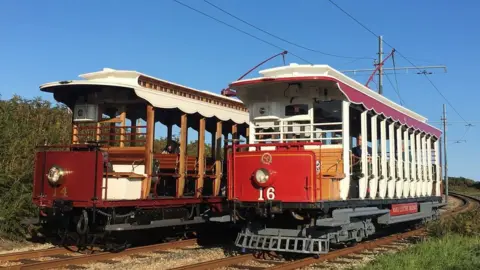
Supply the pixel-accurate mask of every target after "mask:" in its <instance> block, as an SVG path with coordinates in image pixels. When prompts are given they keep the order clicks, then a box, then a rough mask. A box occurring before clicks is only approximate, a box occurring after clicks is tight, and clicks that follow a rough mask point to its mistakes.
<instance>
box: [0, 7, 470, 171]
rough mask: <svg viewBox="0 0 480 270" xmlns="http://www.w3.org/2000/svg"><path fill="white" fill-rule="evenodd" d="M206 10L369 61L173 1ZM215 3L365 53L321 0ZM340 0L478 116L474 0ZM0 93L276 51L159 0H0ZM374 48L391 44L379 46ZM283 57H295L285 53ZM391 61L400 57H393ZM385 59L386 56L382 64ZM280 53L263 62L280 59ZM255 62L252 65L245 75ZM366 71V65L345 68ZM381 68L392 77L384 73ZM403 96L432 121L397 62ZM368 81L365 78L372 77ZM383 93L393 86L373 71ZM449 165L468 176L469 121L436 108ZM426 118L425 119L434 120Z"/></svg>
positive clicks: (196, 80) (224, 65)
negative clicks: (444, 122)
mask: <svg viewBox="0 0 480 270" xmlns="http://www.w3.org/2000/svg"><path fill="white" fill-rule="evenodd" d="M181 1H182V2H184V3H186V4H188V5H190V6H192V7H195V8H197V9H199V10H202V11H203V12H205V13H208V14H210V15H212V16H215V17H216V18H218V19H221V20H224V21H226V22H228V23H231V24H233V25H235V26H236V27H239V28H241V29H243V30H245V31H248V32H249V33H252V34H254V35H258V36H259V37H261V38H264V39H266V40H268V41H269V42H271V43H274V44H276V45H277V46H280V47H282V48H285V49H287V50H289V51H291V52H293V53H295V54H298V55H301V56H302V57H303V58H305V59H308V60H309V61H310V62H313V63H315V64H329V65H331V66H333V67H335V68H337V69H340V70H342V69H353V68H371V67H372V60H358V61H354V62H352V61H353V60H352V59H344V58H335V57H330V56H325V55H322V54H318V53H313V52H309V51H306V50H303V49H300V48H297V47H294V46H292V45H289V44H286V43H284V42H282V41H279V40H276V39H274V38H272V37H269V36H267V35H265V34H263V33H261V32H259V31H257V30H255V29H253V28H251V27H249V26H247V25H245V24H243V23H241V22H239V21H237V20H235V19H234V18H232V17H229V16H228V15H226V14H224V13H221V12H220V11H218V10H216V9H215V8H213V7H212V6H210V5H208V4H207V3H205V2H204V1H202V0H195V1H193V0H181ZM209 1H211V2H212V3H214V4H216V5H218V6H220V7H222V8H224V9H225V10H227V11H229V12H231V13H233V14H235V15H237V16H239V17H241V18H243V19H244V20H247V21H249V22H250V23H252V24H255V25H256V26H258V27H261V28H263V29H265V30H268V31H270V32H272V33H274V34H276V35H279V36H281V37H283V38H285V39H288V40H290V41H293V42H295V43H299V44H302V45H304V46H306V47H310V48H315V49H317V50H320V51H324V52H327V53H331V54H337V55H346V56H361V57H363V56H367V57H371V58H375V57H376V52H377V39H376V38H375V37H374V36H373V35H372V34H371V33H369V32H367V31H366V30H365V29H363V28H362V27H361V26H359V25H358V24H356V23H355V22H354V21H353V20H351V19H350V18H349V17H347V16H346V15H345V14H343V13H342V12H341V11H340V10H338V9H337V8H336V7H334V6H333V5H332V4H331V3H330V2H328V1H327V0H323V1H316V0H303V1H286V0H278V1H274V0H266V1H254V0H244V1H233V0H232V1H221V0H209ZM336 3H338V4H339V5H340V6H341V7H343V8H344V9H345V10H347V11H348V12H349V13H351V14H352V15H353V16H354V17H355V18H357V19H358V20H360V21H361V22H362V23H364V24H365V25H367V26H368V27H369V28H370V29H372V30H373V31H374V32H375V33H378V34H381V35H383V36H384V39H385V40H386V41H387V42H388V43H389V44H392V45H393V46H394V47H395V48H396V49H397V50H398V51H400V52H401V53H402V54H403V55H405V56H407V57H409V59H410V60H411V61H412V62H413V63H415V64H416V65H431V64H443V65H446V66H447V67H448V72H447V73H443V72H441V71H440V70H434V72H435V73H434V74H432V75H429V76H430V79H431V80H432V81H433V82H434V83H435V84H436V85H437V87H438V88H439V89H440V90H441V91H442V92H443V94H444V95H445V96H446V97H447V98H448V99H449V101H450V102H451V103H452V104H453V105H454V107H455V108H456V109H457V110H458V112H459V113H460V114H461V115H462V116H463V117H464V118H465V119H466V120H467V121H480V116H478V111H477V110H476V109H475V108H478V104H477V100H478V97H479V94H478V91H477V90H476V89H475V88H476V87H475V85H474V83H475V81H476V80H474V78H476V76H478V73H477V72H478V63H479V62H480V61H479V60H480V53H479V52H478V48H479V45H480V44H479V41H480V32H479V31H480V30H479V29H478V27H477V26H478V25H480V18H479V16H478V14H477V11H478V10H480V2H478V1H473V0H471V1H461V4H458V3H455V2H454V1H448V0H436V1H435V0H422V1H413V0H406V1H400V0H397V1H380V0H371V1H353V0H337V1H336ZM0 37H1V38H0V63H1V72H0V94H1V95H2V99H6V98H10V97H11V96H12V95H13V94H19V95H21V96H24V97H35V96H41V97H44V98H46V99H50V100H51V99H52V97H51V96H50V95H48V94H43V93H41V92H39V90H38V86H39V85H40V84H42V83H45V82H50V81H58V80H67V79H76V78H77V76H78V75H79V74H82V73H87V72H92V71H97V70H100V69H102V68H104V67H110V68H115V69H129V70H137V71H140V72H143V73H146V74H149V75H152V76H156V77H160V78H164V79H166V80H170V81H173V82H177V83H181V84H185V85H189V86H191V87H194V88H197V89H203V90H209V91H213V92H219V91H220V89H222V88H224V87H225V86H226V85H227V84H228V83H229V82H231V81H233V80H235V79H237V78H238V77H239V76H240V75H242V74H243V73H244V72H246V71H247V70H248V69H250V68H251V67H252V66H254V65H256V64H257V63H259V62H260V61H262V60H263V59H265V58H267V57H269V56H271V55H273V54H276V53H278V52H279V51H280V50H279V49H277V48H274V47H272V46H270V45H267V44H264V43H262V42H260V41H258V40H255V39H253V38H251V37H249V36H246V35H244V34H242V33H239V32H237V31H235V30H233V29H231V28H228V27H227V26H224V25H222V24H219V23H218V22H215V21H213V20H211V19H209V18H207V17H204V16H203V15H201V14H198V13H195V12H194V11H192V10H189V9H187V8H185V7H183V6H181V5H179V4H177V3H175V2H173V1H171V0H161V1H128V2H127V1H91V0H88V1H53V0H51V1H1V2H0ZM384 49H385V51H386V52H389V51H390V50H391V48H389V47H388V46H387V45H385V46H384ZM286 60H287V63H292V62H293V63H303V61H301V60H300V59H297V58H294V57H293V56H291V55H288V56H287V58H286ZM395 60H396V62H397V66H407V65H409V63H408V62H407V61H406V60H404V59H402V58H401V57H399V56H397V57H396V59H395ZM391 63H392V62H388V63H387V65H388V66H391ZM281 64H282V62H281V60H280V59H277V60H274V61H272V62H270V63H268V64H267V65H265V66H264V67H271V66H276V65H281ZM257 74H258V73H257V71H255V72H254V73H253V74H252V76H253V75H255V76H256V75H257ZM354 77H355V78H356V79H357V80H359V81H360V82H366V80H367V77H368V76H367V75H363V76H354ZM390 79H391V80H392V81H393V82H394V77H393V76H392V75H391V76H390ZM398 84H399V89H400V94H401V96H402V99H403V100H404V101H405V103H406V107H408V108H410V109H412V110H414V111H416V112H418V113H420V114H422V115H424V116H426V117H427V118H428V119H429V120H430V121H437V122H438V121H439V119H440V115H441V110H442V103H444V100H443V99H442V97H441V96H440V95H439V94H438V93H437V92H436V91H435V89H434V88H433V87H432V86H431V85H430V84H429V82H428V81H427V80H426V79H425V78H424V76H423V75H417V74H416V73H415V72H409V74H405V72H399V73H398ZM371 87H375V85H374V84H372V85H371ZM384 87H385V95H386V96H387V97H389V98H391V99H392V100H394V101H397V102H398V97H397V95H396V93H395V91H394V89H393V88H392V86H390V84H389V83H388V80H387V79H386V78H385V86H384ZM447 112H448V118H449V120H451V121H452V122H453V121H455V123H452V125H450V126H449V133H448V137H449V140H451V141H450V143H449V149H448V150H449V156H448V158H449V164H450V166H449V174H450V175H455V176H460V175H462V176H465V177H470V178H474V179H476V180H480V172H479V171H478V167H477V166H478V165H477V160H476V156H477V155H478V153H479V152H480V151H479V150H480V143H479V142H478V140H476V138H478V137H479V133H480V132H479V130H480V122H478V123H476V125H477V126H474V127H472V128H471V129H470V130H469V132H468V133H467V134H466V136H465V137H464V139H465V140H467V143H457V144H455V143H453V141H455V140H458V139H461V138H462V137H463V134H464V133H465V126H464V123H461V122H459V121H461V118H460V117H459V116H458V115H456V114H455V113H454V111H453V109H452V108H450V107H449V108H448V109H447ZM436 124H437V123H436Z"/></svg>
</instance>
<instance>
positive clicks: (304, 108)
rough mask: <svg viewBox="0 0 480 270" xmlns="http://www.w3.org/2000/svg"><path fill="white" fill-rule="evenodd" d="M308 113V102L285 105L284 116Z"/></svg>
mask: <svg viewBox="0 0 480 270" xmlns="http://www.w3.org/2000/svg"><path fill="white" fill-rule="evenodd" d="M305 114H308V104H295V105H287V106H285V116H294V115H305Z"/></svg>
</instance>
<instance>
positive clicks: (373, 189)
mask: <svg viewBox="0 0 480 270" xmlns="http://www.w3.org/2000/svg"><path fill="white" fill-rule="evenodd" d="M370 120H371V121H370V123H371V127H370V129H371V131H372V136H371V137H372V175H371V176H370V181H369V184H368V186H369V187H370V198H371V199H375V197H376V196H377V190H378V160H379V159H378V139H377V134H378V133H377V132H378V131H377V116H376V115H374V116H372V118H371V119H370Z"/></svg>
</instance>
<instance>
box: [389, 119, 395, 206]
mask: <svg viewBox="0 0 480 270" xmlns="http://www.w3.org/2000/svg"><path fill="white" fill-rule="evenodd" d="M388 140H389V142H390V162H389V165H390V175H389V177H388V184H387V193H388V198H390V199H393V198H394V197H395V182H396V181H397V175H396V173H395V168H396V166H395V123H391V124H390V125H389V126H388Z"/></svg>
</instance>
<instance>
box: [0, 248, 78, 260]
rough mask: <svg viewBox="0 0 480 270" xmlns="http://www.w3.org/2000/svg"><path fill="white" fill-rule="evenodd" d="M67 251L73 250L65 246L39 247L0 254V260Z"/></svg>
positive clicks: (34, 256)
mask: <svg viewBox="0 0 480 270" xmlns="http://www.w3.org/2000/svg"><path fill="white" fill-rule="evenodd" d="M68 253H73V251H70V250H68V249H66V248H47V249H39V250H27V251H20V252H11V253H5V254H0V262H8V261H15V260H23V259H33V258H38V257H47V256H53V255H63V254H68Z"/></svg>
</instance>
